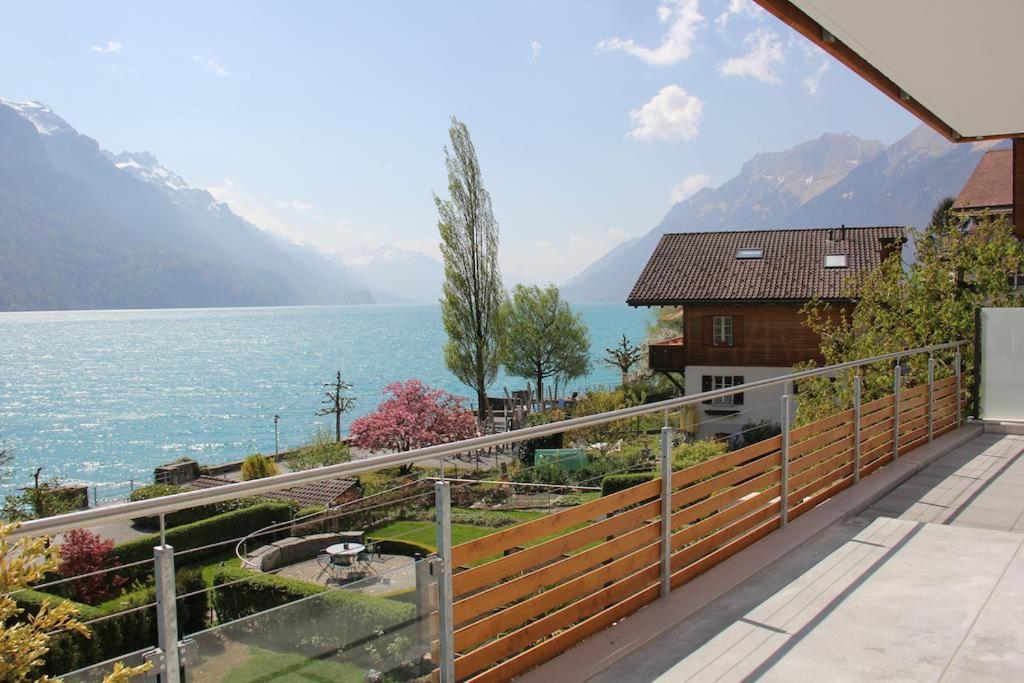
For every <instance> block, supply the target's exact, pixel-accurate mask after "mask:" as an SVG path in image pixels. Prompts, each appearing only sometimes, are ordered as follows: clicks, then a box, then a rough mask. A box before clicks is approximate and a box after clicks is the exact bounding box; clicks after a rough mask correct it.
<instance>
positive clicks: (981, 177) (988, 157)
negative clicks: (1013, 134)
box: [953, 149, 1022, 237]
mask: <svg viewBox="0 0 1024 683" xmlns="http://www.w3.org/2000/svg"><path fill="white" fill-rule="evenodd" d="M1013 166H1014V164H1013V150H1011V149H990V150H989V151H987V152H985V154H984V155H983V156H982V157H981V160H980V161H978V165H977V166H975V167H974V171H973V172H972V173H971V177H970V178H968V179H967V182H966V183H965V184H964V188H963V189H962V190H960V194H959V195H957V198H956V200H955V201H954V202H953V210H954V211H956V212H957V213H959V214H961V215H962V216H964V217H965V218H967V219H968V220H972V221H973V220H977V219H978V217H979V216H981V215H982V214H985V213H987V214H989V215H992V216H1006V218H1007V219H1008V220H1009V221H1010V222H1013ZM1018 237H1022V235H1020V234H1018Z"/></svg>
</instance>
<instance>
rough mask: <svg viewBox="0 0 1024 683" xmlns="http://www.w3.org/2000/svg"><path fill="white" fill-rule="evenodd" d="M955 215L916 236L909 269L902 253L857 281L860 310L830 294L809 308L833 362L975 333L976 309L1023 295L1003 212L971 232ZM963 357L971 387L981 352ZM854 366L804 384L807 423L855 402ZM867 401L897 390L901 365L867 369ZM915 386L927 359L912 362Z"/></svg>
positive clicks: (942, 367) (854, 291)
mask: <svg viewBox="0 0 1024 683" xmlns="http://www.w3.org/2000/svg"><path fill="white" fill-rule="evenodd" d="M961 226H962V222H961V221H959V220H957V217H955V216H951V215H949V214H948V212H942V211H938V212H937V213H936V216H935V218H934V220H933V224H932V225H930V226H928V228H927V229H925V230H924V231H923V232H922V233H920V234H918V235H916V236H915V237H914V242H915V246H916V251H917V260H916V261H915V262H914V263H913V264H911V265H910V266H908V267H906V268H905V267H904V266H903V264H902V262H901V261H900V256H899V254H893V255H891V256H890V257H889V258H888V259H886V260H885V261H884V262H883V263H882V264H881V265H880V266H879V267H878V268H877V269H875V270H874V271H873V272H871V273H870V274H868V275H867V276H865V277H862V278H861V279H860V280H859V281H851V282H849V283H848V285H847V286H848V288H849V291H850V294H851V296H853V297H856V298H857V299H858V300H859V301H858V303H857V305H856V307H855V308H854V309H853V312H852V313H847V312H846V311H836V309H835V308H834V307H833V306H832V305H830V304H828V303H824V302H821V301H812V302H811V303H809V304H808V305H807V306H806V307H805V308H804V311H805V313H806V315H807V320H806V324H807V325H808V326H809V327H810V328H811V329H813V330H814V331H815V332H817V333H818V334H819V335H820V336H821V351H822V355H823V356H824V358H825V363H826V364H829V365H831V364H834V363H842V362H846V361H850V360H855V359H859V358H867V357H870V356H877V355H881V354H885V353H891V352H893V351H900V350H903V349H910V348H916V347H921V346H928V345H931V344H940V343H943V342H948V341H954V340H959V339H965V340H968V341H972V340H973V339H974V311H975V309H976V308H978V307H979V306H1017V305H1020V301H1021V296H1020V294H1019V293H1018V292H1017V291H1016V290H1015V288H1014V286H1013V283H1012V281H1011V276H1012V275H1013V274H1014V273H1016V272H1018V270H1019V269H1020V268H1021V265H1022V263H1024V251H1022V247H1021V244H1020V243H1019V242H1018V241H1017V239H1016V238H1015V237H1014V235H1013V230H1012V228H1011V226H1010V225H1009V224H1008V223H1007V222H1006V220H1005V219H1003V218H995V219H992V218H990V217H982V219H981V220H980V221H978V223H977V224H976V225H975V226H974V227H972V228H971V229H970V230H965V229H963V228H962V227H961ZM961 352H962V354H963V356H962V361H963V365H964V382H965V386H966V385H967V384H968V383H969V382H970V380H971V371H972V368H973V362H974V356H973V351H972V350H971V349H970V348H967V347H964V348H962V349H961ZM952 358H953V352H952V351H950V352H948V353H940V354H938V355H937V356H936V361H937V362H938V364H939V375H938V376H939V377H942V376H948V375H949V374H951V373H952V372H953V368H952ZM852 374H853V373H852V371H848V372H845V373H840V374H839V376H837V378H836V379H835V380H832V379H830V378H814V379H809V380H804V381H802V382H800V385H799V387H798V389H799V401H798V403H799V408H798V414H797V420H798V422H799V423H801V424H803V423H807V422H810V421H813V420H815V419H818V418H820V417H824V416H826V415H829V414H831V413H834V412H836V410H841V409H844V408H848V407H850V406H851V405H852V390H851V386H852ZM861 374H862V377H863V379H862V386H863V400H865V401H868V400H871V399H873V398H877V397H880V396H884V395H886V394H889V393H892V382H893V373H892V364H891V363H876V364H873V365H870V366H866V367H864V368H862V370H861ZM905 376H906V377H907V378H908V383H909V384H911V385H913V384H920V383H922V382H924V381H926V378H927V358H926V357H923V356H914V357H911V358H910V359H908V361H907V365H906V372H905Z"/></svg>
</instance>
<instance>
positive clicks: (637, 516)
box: [452, 376, 961, 682]
mask: <svg viewBox="0 0 1024 683" xmlns="http://www.w3.org/2000/svg"><path fill="white" fill-rule="evenodd" d="M957 384H958V378H957V377H954V376H950V377H946V378H944V379H941V380H936V381H935V382H934V384H933V387H932V392H931V396H929V390H928V385H922V386H918V387H914V388H912V389H907V390H903V391H902V392H901V393H900V395H899V397H898V398H897V397H896V396H895V395H889V396H886V397H883V398H879V399H877V400H874V401H870V402H867V403H863V404H862V405H861V406H860V410H859V411H858V412H855V411H854V410H853V409H850V410H846V411H844V412H840V413H837V414H835V415H832V416H830V417H827V418H825V419H822V420H819V421H817V422H814V423H811V424H808V425H804V426H802V427H799V428H796V429H791V430H790V432H789V441H788V446H785V445H784V444H783V440H782V437H781V436H775V437H772V438H770V439H766V440H764V441H760V442H758V443H754V444H751V445H749V446H746V447H744V448H741V449H739V450H736V451H733V452H731V453H726V454H725V455H722V456H719V457H717V458H713V459H711V460H708V461H705V462H703V463H700V464H698V465H694V466H692V467H688V468H686V469H683V470H678V471H676V472H673V473H672V477H671V485H670V486H668V487H663V485H662V481H661V480H660V479H654V480H652V481H649V482H646V483H643V484H639V485H637V486H634V487H632V488H628V489H625V490H623V491H619V492H618V493H614V494H611V495H608V496H605V497H603V498H600V499H598V500H595V501H592V502H590V503H585V504H583V505H579V506H577V507H574V508H570V509H568V510H565V511H563V512H559V513H556V514H552V515H548V516H546V517H542V518H540V519H537V520H533V521H530V522H526V523H524V524H520V525H518V526H514V527H511V528H508V529H504V530H502V531H499V532H497V533H494V534H491V535H490V536H485V537H483V538H479V539H476V540H473V541H469V542H468V543H463V544H461V545H458V546H455V547H454V548H453V549H452V562H453V564H454V565H455V566H456V567H461V568H462V569H461V571H460V570H457V573H456V574H455V575H454V576H453V577H452V584H453V585H452V589H453V590H452V593H453V595H454V609H453V622H454V626H455V629H454V649H455V652H456V653H457V654H456V657H455V680H458V681H464V680H471V681H474V682H478V681H507V680H509V679H511V678H513V677H514V676H517V675H519V674H521V673H523V672H525V671H527V670H529V669H532V668H533V667H535V666H538V665H539V664H542V663H544V662H545V661H547V660H549V659H551V658H553V657H554V656H556V655H558V654H559V653H561V652H564V651H565V650H567V649H568V648H570V647H572V646H573V645H574V644H576V643H578V642H580V641H581V640H583V639H584V638H586V637H588V636H590V635H592V634H594V633H596V632H597V631H599V630H601V629H603V628H606V627H608V626H610V625H611V624H612V623H614V622H616V621H618V620H619V619H621V618H623V617H624V616H626V615H628V614H630V613H632V612H635V611H636V610H638V609H639V608H640V607H642V606H643V605H646V604H648V603H650V602H653V601H654V600H655V599H657V598H658V596H659V594H660V588H661V587H660V585H659V584H660V576H661V571H662V570H663V567H664V565H663V564H662V562H663V555H662V552H663V548H662V543H663V541H662V523H663V520H662V513H661V510H662V507H661V505H662V503H661V497H662V496H663V495H664V493H663V491H664V490H666V489H667V490H668V491H670V500H671V503H670V505H669V507H668V509H669V510H670V511H671V516H670V518H669V519H670V521H669V524H670V529H669V533H670V535H669V537H668V538H669V549H670V550H669V556H668V557H669V558H670V561H669V566H670V570H669V575H670V585H671V588H672V589H673V590H674V589H676V588H678V587H680V586H682V585H684V584H685V583H687V582H688V581H690V580H692V579H693V578H694V577H696V576H698V575H700V574H701V573H703V572H705V571H707V570H708V569H710V568H712V567H714V566H715V565H717V564H718V563H719V562H722V561H723V560H725V559H726V558H728V557H730V556H732V555H734V554H736V553H737V552H739V551H740V550H743V549H744V548H746V547H748V546H750V545H751V544H753V543H754V542H756V541H758V540H760V539H761V538H764V537H765V536H768V535H769V534H770V533H771V532H773V531H774V530H776V529H778V528H779V527H780V526H781V525H782V524H783V523H784V520H785V521H789V520H792V519H795V518H796V517H799V516H800V515H802V514H803V513H805V512H807V511H808V510H811V509H812V508H814V507H815V506H817V505H819V504H821V503H822V502H824V501H826V500H828V499H829V498H831V497H832V496H834V495H836V494H837V493H839V492H840V491H842V490H843V489H845V488H847V487H849V486H852V485H853V484H854V483H856V481H858V480H859V478H860V477H865V476H868V475H870V474H871V473H872V472H874V471H875V470H877V469H879V468H880V467H882V466H884V465H885V464H886V463H889V462H892V460H893V458H894V457H895V455H897V454H894V452H893V451H894V447H895V448H896V449H897V450H898V455H902V454H904V453H907V452H908V451H911V450H913V449H915V448H917V447H918V446H920V445H922V444H925V443H927V442H928V441H929V407H931V410H932V421H931V426H932V430H931V431H932V436H933V437H934V436H939V435H941V434H944V433H946V432H948V431H950V430H952V429H954V428H955V427H956V426H957V424H958V417H957V412H956V411H957V408H958V406H959V405H961V403H960V402H958V401H957V397H956V387H957ZM897 401H898V403H897ZM897 405H898V406H899V419H898V421H897V420H896V419H895V418H896V415H894V412H895V410H894V407H895V406H897ZM858 414H859V418H860V419H859V423H858V422H857V416H858ZM894 424H898V425H899V426H898V430H899V438H895V435H894V434H893V426H894ZM858 432H859V439H860V448H855V444H854V439H855V434H857V433H858ZM787 448H788V456H784V452H785V451H784V449H787ZM783 457H786V460H787V464H788V467H787V468H785V470H784V469H783V468H782V467H781V465H782V459H783ZM855 468H857V469H858V470H859V471H858V472H857V476H856V477H855V476H854V469H855ZM786 470H788V475H787V477H786V478H787V481H786V482H785V488H783V481H782V477H783V472H784V471H786ZM783 491H785V492H786V493H787V494H788V495H786V496H784V495H782V494H783ZM783 501H788V504H787V503H784V502H783ZM783 505H786V507H787V509H786V510H785V511H783V510H782V506H783Z"/></svg>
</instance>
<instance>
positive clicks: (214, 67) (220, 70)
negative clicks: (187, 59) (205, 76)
mask: <svg viewBox="0 0 1024 683" xmlns="http://www.w3.org/2000/svg"><path fill="white" fill-rule="evenodd" d="M192 61H193V62H195V63H196V64H198V65H200V66H201V67H203V68H204V69H206V70H207V71H209V72H210V73H212V74H213V75H214V76H216V77H217V78H224V77H225V76H230V75H231V72H230V71H228V70H227V69H225V68H224V67H223V66H221V65H220V64H218V63H217V61H216V60H215V59H214V58H213V57H200V56H199V55H192Z"/></svg>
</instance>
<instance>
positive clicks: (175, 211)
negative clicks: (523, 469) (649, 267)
mask: <svg viewBox="0 0 1024 683" xmlns="http://www.w3.org/2000/svg"><path fill="white" fill-rule="evenodd" d="M988 146H991V143H964V144H960V145H953V144H950V143H948V142H946V141H945V140H943V139H942V138H941V137H939V136H938V135H937V134H936V133H934V132H932V131H931V130H930V129H928V128H925V127H923V126H921V127H919V128H917V129H915V130H913V131H911V132H910V133H909V134H908V135H907V136H905V137H903V138H902V139H900V140H898V141H896V142H895V143H893V144H891V145H888V146H887V145H884V144H882V143H881V142H879V141H877V140H864V139H861V138H858V137H856V136H854V135H851V134H849V133H842V134H836V133H826V134H824V135H822V136H820V137H819V138H817V139H815V140H810V141H807V142H804V143H801V144H799V145H796V146H795V147H792V148H790V149H787V150H783V151H780V152H769V153H763V154H757V155H755V156H754V157H753V158H752V159H750V160H749V161H748V162H747V163H745V164H744V165H743V167H742V168H741V170H740V172H739V173H738V174H737V175H736V176H735V177H733V178H732V179H730V180H729V181H727V182H725V183H724V184H722V185H720V186H719V187H716V188H704V189H702V190H700V191H699V192H697V193H696V194H694V195H692V196H691V197H689V198H687V199H685V200H684V201H681V202H679V203H677V204H675V205H674V206H672V207H671V208H670V210H669V211H668V213H667V214H666V216H665V217H664V219H663V220H662V221H661V223H659V224H658V225H657V226H656V227H654V228H653V229H652V230H651V231H650V232H648V233H647V234H646V235H643V236H642V237H638V238H635V239H632V240H628V241H626V242H623V243H622V244H620V245H618V246H617V247H615V248H614V249H612V250H611V251H610V252H608V253H607V254H605V255H604V256H602V257H601V258H599V259H597V260H596V261H595V262H594V263H592V264H591V265H589V266H588V267H587V268H585V269H584V270H583V271H582V272H580V273H579V274H577V275H576V276H574V277H572V278H571V279H570V280H568V281H567V282H565V283H564V284H563V286H562V292H563V294H564V295H565V297H566V298H568V299H570V300H572V301H613V302H622V301H624V300H625V297H626V295H627V293H628V292H629V290H630V288H631V287H632V285H633V282H634V281H635V279H636V277H637V275H638V274H639V272H640V270H641V269H642V268H643V266H644V264H645V263H646V261H647V259H648V258H649V256H650V254H651V252H652V251H653V249H654V246H655V245H656V244H657V242H658V240H659V239H660V237H661V235H662V234H663V233H665V232H682V231H709V230H741V229H757V228H771V227H822V226H838V225H841V224H846V225H910V226H914V225H923V224H924V223H925V222H926V221H927V220H928V218H929V216H930V214H931V211H932V209H933V208H934V207H935V205H936V204H937V203H938V201H939V200H940V199H942V198H943V197H946V196H950V195H955V194H956V193H957V192H959V190H960V188H961V187H962V186H963V183H964V182H965V181H966V179H967V177H968V175H969V174H970V172H971V170H972V169H973V168H974V166H975V164H976V163H977V161H978V159H979V158H980V156H981V154H982V153H983V151H984V149H985V148H986V147H988ZM516 280H517V278H509V277H506V281H507V284H508V283H509V282H513V281H516ZM442 281H443V269H442V266H441V263H440V262H438V261H437V260H436V259H434V258H431V257H430V256H427V255H426V254H423V253H421V252H417V251H408V250H404V249H400V248H397V247H381V248H377V249H365V248H356V247H353V248H351V249H347V250H345V251H344V252H343V253H335V254H325V253H322V252H320V251H317V250H316V249H314V248H313V247H311V246H308V245H300V244H295V243H293V242H290V241H288V240H286V239H284V238H282V237H279V236H277V235H274V234H272V233H270V232H267V231H265V230H262V229H260V228H258V227H257V226H255V225H253V224H252V223H250V222H248V221H246V220H245V219H244V218H242V217H241V216H239V215H238V214H236V213H235V212H233V211H232V210H231V208H230V207H229V206H228V205H227V204H225V203H223V202H219V201H217V200H216V199H215V198H214V197H213V196H212V195H211V194H210V193H209V192H207V191H206V190H203V189H199V188H193V187H191V186H189V184H188V183H187V182H185V180H184V179H182V178H181V177H180V176H178V175H177V174H175V173H174V172H173V171H171V170H170V169H168V168H166V167H164V166H163V165H161V164H160V162H159V160H158V159H157V158H156V157H155V156H154V155H153V154H150V153H148V152H134V153H132V152H121V153H119V154H114V153H112V152H109V151H106V150H103V149H101V148H100V146H99V144H98V143H97V142H96V141H95V140H93V139H92V138H90V137H88V136H86V135H83V134H81V133H79V132H78V131H76V130H75V129H74V128H72V127H71V126H70V125H69V124H68V123H67V122H66V121H64V120H63V119H62V118H61V117H60V116H58V115H57V114H56V113H55V112H53V111H52V110H51V109H50V108H49V107H47V106H46V105H44V104H41V103H38V102H12V101H9V100H4V99H2V98H0V310H59V309H89V308H161V307H204V306H261V305H297V304H353V303H431V302H435V301H437V299H438V297H439V295H440V290H441V283H442Z"/></svg>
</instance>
